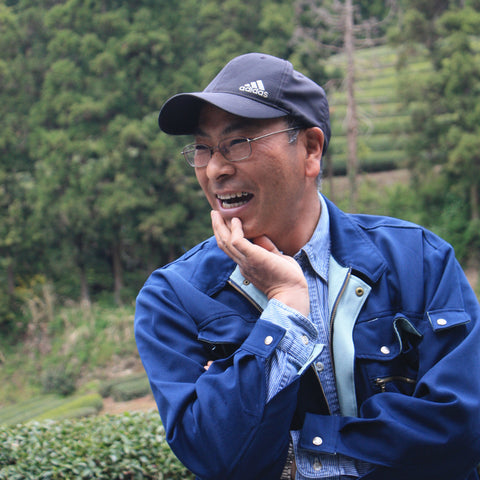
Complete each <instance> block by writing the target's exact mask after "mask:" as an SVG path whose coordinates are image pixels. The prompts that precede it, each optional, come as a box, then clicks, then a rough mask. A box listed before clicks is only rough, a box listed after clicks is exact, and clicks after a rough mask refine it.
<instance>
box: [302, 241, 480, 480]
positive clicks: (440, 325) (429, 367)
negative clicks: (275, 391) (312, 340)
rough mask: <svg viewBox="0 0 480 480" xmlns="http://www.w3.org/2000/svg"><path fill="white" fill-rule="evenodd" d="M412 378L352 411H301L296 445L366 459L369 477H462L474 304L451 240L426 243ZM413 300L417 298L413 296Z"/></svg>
mask: <svg viewBox="0 0 480 480" xmlns="http://www.w3.org/2000/svg"><path fill="white" fill-rule="evenodd" d="M425 249H426V252H427V254H426V260H425V264H424V267H423V269H424V272H425V279H426V280H424V282H423V283H424V285H422V284H421V283H422V282H420V285H418V283H417V284H415V282H414V281H413V279H409V280H410V283H411V285H410V286H405V289H407V290H408V288H414V289H417V290H420V291H419V292H417V293H415V292H413V291H412V292H411V294H410V296H411V297H413V296H415V295H418V298H420V296H421V297H422V298H424V299H426V301H425V300H424V305H423V319H420V322H419V323H420V325H421V327H422V332H421V333H422V339H421V341H420V342H419V345H418V347H417V348H418V378H417V384H416V387H415V390H414V392H413V395H412V396H409V395H406V394H402V393H398V392H384V393H378V394H375V395H373V396H370V397H369V398H367V399H366V400H365V401H364V402H363V404H362V405H361V407H360V409H359V416H358V417H340V416H322V415H312V414H307V417H306V420H305V423H304V427H303V430H302V433H301V447H302V448H305V449H307V450H308V451H311V452H319V453H320V452H321V453H328V454H337V453H340V454H344V455H348V456H350V457H353V458H356V459H359V460H363V461H366V462H369V463H371V464H373V465H374V468H373V469H372V470H371V471H370V472H369V473H368V474H366V475H365V476H364V477H362V478H364V479H368V480H384V479H386V478H388V479H389V480H400V479H405V478H408V479H409V480H424V479H425V478H435V479H436V480H465V479H467V478H468V479H470V478H478V477H477V476H476V474H475V473H474V471H475V467H476V465H477V464H478V462H479V460H480V375H479V374H478V371H479V370H478V369H479V365H480V355H479V354H480V324H479V321H480V312H479V305H478V301H477V299H476V298H475V295H474V293H473V291H472V290H471V288H470V286H469V285H468V282H467V281H466V278H465V276H464V274H463V272H462V271H461V268H460V266H459V265H458V263H457V261H456V260H455V259H454V255H453V251H452V250H451V249H450V248H446V249H445V248H435V249H432V248H430V246H428V245H427V246H426V247H425ZM419 303H420V302H419Z"/></svg>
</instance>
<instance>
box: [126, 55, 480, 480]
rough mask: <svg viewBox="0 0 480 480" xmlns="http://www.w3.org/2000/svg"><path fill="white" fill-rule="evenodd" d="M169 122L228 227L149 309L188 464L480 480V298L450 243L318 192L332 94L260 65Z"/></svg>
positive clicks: (234, 475)
mask: <svg viewBox="0 0 480 480" xmlns="http://www.w3.org/2000/svg"><path fill="white" fill-rule="evenodd" d="M159 124H160V128H161V129H162V130H163V131H164V132H166V133H169V134H192V135H194V137H195V140H194V141H195V143H193V144H191V145H188V146H187V147H185V148H184V150H183V153H184V156H185V158H186V160H187V161H188V162H189V164H190V165H192V166H193V167H194V168H195V173H196V176H197V179H198V181H199V183H200V185H201V187H202V189H203V191H204V193H205V196H206V198H207V200H208V201H209V203H210V205H211V207H212V225H213V231H214V234H215V238H213V237H212V238H210V239H208V240H206V241H205V242H203V243H201V244H200V245H198V246H197V247H195V248H193V249H192V250H191V251H189V252H188V253H186V254H185V255H184V256H182V257H181V258H180V259H178V260H177V261H175V262H173V263H172V264H170V265H167V266H166V267H164V268H161V269H159V270H157V271H156V272H154V273H153V275H152V276H151V277H150V279H149V280H148V281H147V282H146V284H145V286H144V287H143V289H142V290H141V292H140V294H139V296H138V299H137V310H136V318H135V333H136V339H137V344H138V349H139V352H140V355H141V358H142V361H143V363H144V366H145V369H146V371H147V374H148V376H149V379H150V383H151V386H152V390H153V393H154V396H155V399H156V402H157V404H158V408H159V412H160V415H161V418H162V421H163V424H164V426H165V430H166V436H167V441H168V442H169V444H170V446H171V447H172V449H173V451H174V452H175V454H176V455H177V456H178V457H179V459H180V460H181V461H182V462H183V463H184V464H185V465H186V466H187V467H188V468H189V469H190V470H191V471H192V472H194V473H195V474H196V475H197V476H198V478H200V479H203V480H207V479H208V480H211V479H219V480H220V479H222V480H224V479H229V480H236V479H242V480H245V479H247V480H257V479H258V480H269V479H272V480H273V479H275V480H278V479H280V478H292V479H293V478H296V479H307V478H327V479H350V478H364V479H369V480H374V479H375V480H380V479H381V480H400V479H402V480H404V479H409V480H414V479H417V480H426V479H435V480H441V479H444V480H466V479H469V480H470V479H475V478H478V477H477V474H476V472H475V466H476V464H477V462H478V461H479V458H480V408H479V407H480V379H479V375H478V374H477V371H478V365H479V353H478V352H479V350H480V336H479V324H478V320H479V313H480V309H479V305H478V302H477V300H476V298H475V296H474V294H473V292H472V291H471V289H470V287H469V286H468V283H467V281H466V279H465V277H464V275H463V273H462V270H461V268H460V266H459V265H458V263H457V262H456V260H455V258H454V254H453V251H452V249H451V247H450V246H449V245H447V244H446V243H445V242H444V241H442V240H441V239H439V238H438V237H436V236H435V235H433V234H432V233H430V232H428V231H426V230H424V229H422V228H421V227H418V226H416V225H412V224H410V223H406V222H403V221H400V220H396V219H390V218H382V217H374V216H365V215H347V214H345V213H343V212H341V211H339V210H338V209H337V208H336V207H335V206H334V205H333V204H331V203H330V202H329V201H328V200H327V199H326V198H324V197H323V196H322V195H320V194H319V193H318V179H319V178H320V172H321V160H322V155H323V154H324V152H325V149H326V148H327V146H328V143H329V140H330V126H329V114H328V104H327V100H326V97H325V92H324V91H323V89H322V88H321V87H320V86H318V85H317V84H315V83H314V82H313V81H311V80H310V79H308V78H306V77H305V76H303V75H302V74H300V73H298V72H296V71H295V70H293V68H292V65H291V64H290V63H289V62H287V61H284V60H281V59H278V58H275V57H272V56H269V55H263V54H257V53H252V54H246V55H242V56H240V57H237V58H235V59H233V60H232V61H231V62H229V63H228V64H227V65H226V66H225V67H224V68H223V70H222V71H221V72H220V73H219V74H218V75H217V76H216V77H215V79H214V80H213V81H212V82H211V83H210V84H209V85H208V86H207V88H205V90H204V91H203V92H196V93H190V94H179V95H176V96H174V97H172V98H171V99H169V100H168V101H167V102H166V103H165V105H164V106H163V108H162V110H161V112H160V116H159Z"/></svg>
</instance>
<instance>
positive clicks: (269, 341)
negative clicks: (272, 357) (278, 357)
mask: <svg viewBox="0 0 480 480" xmlns="http://www.w3.org/2000/svg"><path fill="white" fill-rule="evenodd" d="M264 341H265V345H270V344H271V343H272V342H273V337H272V336H271V335H269V336H268V337H265V340H264Z"/></svg>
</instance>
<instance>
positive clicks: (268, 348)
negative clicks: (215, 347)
mask: <svg viewBox="0 0 480 480" xmlns="http://www.w3.org/2000/svg"><path fill="white" fill-rule="evenodd" d="M284 336H285V329H284V328H282V327H280V326H278V325H274V324H273V323H271V322H267V321H265V320H262V319H261V318H259V319H258V320H257V322H256V323H255V326H254V327H253V329H252V331H251V332H250V334H249V336H248V337H247V339H246V340H245V341H244V342H243V344H242V346H241V348H242V349H243V350H246V351H247V352H250V353H253V354H254V355H257V356H259V357H263V358H268V357H270V356H271V355H272V354H273V352H274V351H275V349H276V348H277V345H278V344H279V343H280V341H281V340H282V338H283V337H284Z"/></svg>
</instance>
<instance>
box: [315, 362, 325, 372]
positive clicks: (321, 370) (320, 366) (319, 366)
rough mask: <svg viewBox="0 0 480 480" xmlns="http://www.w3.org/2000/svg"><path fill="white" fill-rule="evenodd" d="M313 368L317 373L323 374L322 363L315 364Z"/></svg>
mask: <svg viewBox="0 0 480 480" xmlns="http://www.w3.org/2000/svg"><path fill="white" fill-rule="evenodd" d="M315 368H316V369H317V372H323V369H324V368H325V365H324V364H323V363H322V362H317V363H316V364H315Z"/></svg>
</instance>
